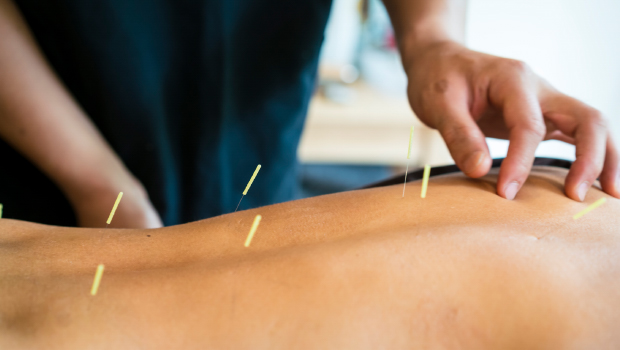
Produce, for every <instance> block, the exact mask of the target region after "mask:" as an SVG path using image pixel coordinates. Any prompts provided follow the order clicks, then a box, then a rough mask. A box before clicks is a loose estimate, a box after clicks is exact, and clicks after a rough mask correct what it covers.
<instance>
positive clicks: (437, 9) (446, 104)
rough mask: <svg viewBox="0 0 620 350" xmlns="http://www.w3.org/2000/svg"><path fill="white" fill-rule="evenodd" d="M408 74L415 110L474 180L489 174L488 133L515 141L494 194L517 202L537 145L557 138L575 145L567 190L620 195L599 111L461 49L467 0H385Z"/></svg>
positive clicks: (613, 153)
mask: <svg viewBox="0 0 620 350" xmlns="http://www.w3.org/2000/svg"><path fill="white" fill-rule="evenodd" d="M384 3H385V5H386V7H387V9H388V11H389V13H390V17H391V19H392V23H393V24H394V30H395V33H396V37H397V40H398V44H399V49H400V52H401V56H402V61H403V66H404V68H405V72H406V73H407V76H408V78H409V86H408V96H409V102H410V104H411V107H412V109H413V111H414V112H415V113H416V115H417V116H418V118H420V120H421V121H422V122H424V123H425V124H426V125H428V126H430V127H432V128H436V129H437V130H439V132H440V133H441V135H442V137H443V138H444V140H445V141H446V145H447V146H448V149H449V150H450V153H451V155H452V158H454V160H455V162H456V164H457V165H458V166H459V168H460V169H461V170H462V171H463V172H465V173H466V174H467V175H469V176H471V177H474V178H476V177H479V176H482V175H484V174H486V173H487V172H488V171H489V168H490V167H491V157H490V154H489V150H488V147H487V144H486V142H485V137H494V138H500V139H507V140H510V146H509V148H508V154H507V156H506V160H505V161H504V163H503V164H502V168H501V171H500V174H499V181H498V183H497V193H498V194H499V195H500V196H502V197H504V198H508V199H513V198H514V197H515V196H516V194H517V192H518V191H519V189H520V188H521V186H522V185H523V183H524V182H525V180H526V179H527V175H528V173H529V171H530V169H531V167H532V163H533V160H534V152H535V151H536V147H537V146H538V144H539V143H540V142H541V141H543V140H549V139H555V140H560V141H563V142H567V143H570V144H573V145H575V146H576V154H575V156H576V159H575V162H574V163H573V166H572V168H571V170H570V172H569V173H568V175H567V177H566V183H565V193H566V194H567V195H568V196H569V197H570V198H572V199H574V200H577V201H582V200H583V199H584V198H585V195H586V193H587V191H588V189H589V188H590V186H591V185H592V184H594V183H595V181H596V179H597V178H599V179H600V184H601V186H602V188H603V190H604V191H605V192H606V193H608V194H610V195H612V196H614V197H616V198H620V155H619V153H618V150H617V147H616V145H615V144H614V142H613V140H612V138H611V135H610V132H609V128H608V127H607V123H606V120H605V118H604V117H603V116H602V114H601V113H600V112H599V111H597V110H596V109H594V108H592V107H591V106H588V105H586V104H585V103H583V102H581V101H579V100H577V99H574V98H572V97H570V96H567V95H565V94H563V93H561V92H559V91H557V90H556V89H555V88H553V86H551V84H549V83H548V82H547V81H545V80H544V79H542V78H541V77H540V76H538V75H537V74H535V73H534V72H533V71H532V70H531V69H530V68H529V67H528V65H527V64H525V63H524V62H521V61H517V60H513V59H507V58H503V57H496V56H492V55H488V54H484V53H481V52H476V51H473V50H469V49H467V48H466V47H465V46H463V44H462V43H463V38H464V28H465V9H466V3H467V1H466V0H415V1H411V0H385V1H384Z"/></svg>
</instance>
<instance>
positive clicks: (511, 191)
mask: <svg viewBox="0 0 620 350" xmlns="http://www.w3.org/2000/svg"><path fill="white" fill-rule="evenodd" d="M518 190H519V183H518V182H516V181H513V182H511V183H510V184H509V185H508V186H506V190H505V191H504V192H505V193H506V199H509V200H513V199H515V196H516V195H517V191H518Z"/></svg>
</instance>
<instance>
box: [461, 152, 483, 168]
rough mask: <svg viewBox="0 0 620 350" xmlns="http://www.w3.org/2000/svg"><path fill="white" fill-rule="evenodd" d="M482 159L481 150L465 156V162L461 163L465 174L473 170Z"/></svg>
mask: <svg viewBox="0 0 620 350" xmlns="http://www.w3.org/2000/svg"><path fill="white" fill-rule="evenodd" d="M483 159H484V152H482V151H476V152H474V153H472V154H470V155H469V157H467V160H465V163H464V164H463V166H464V168H465V169H464V171H465V174H469V173H472V172H473V171H474V170H476V168H477V167H478V165H480V163H481V162H482V160H483Z"/></svg>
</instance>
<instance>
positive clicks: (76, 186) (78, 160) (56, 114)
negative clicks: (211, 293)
mask: <svg viewBox="0 0 620 350" xmlns="http://www.w3.org/2000/svg"><path fill="white" fill-rule="evenodd" d="M0 38H2V39H1V40H0V137H2V138H3V139H4V140H6V141H7V142H8V143H9V144H10V145H12V146H13V147H14V148H15V149H17V150H18V151H19V152H21V153H22V154H23V155H24V156H26V157H27V158H28V159H29V160H30V161H32V162H33V163H34V164H35V165H36V166H38V167H39V169H41V170H42V171H43V172H44V173H45V174H46V175H47V176H49V177H50V178H51V179H52V180H53V181H54V182H55V183H56V184H57V185H58V186H59V187H60V188H61V189H62V191H63V192H64V193H65V195H66V196H67V198H68V199H69V201H70V202H71V204H72V205H73V208H74V210H75V211H76V215H77V218H78V221H79V224H80V225H81V226H101V224H102V223H103V222H105V219H106V218H107V215H108V214H109V212H110V210H111V209H112V204H113V203H114V200H115V198H116V196H117V195H118V192H120V191H123V192H124V194H125V195H124V197H123V205H121V206H119V208H118V211H117V213H116V215H115V217H114V222H113V224H114V225H115V226H119V227H157V226H161V219H160V218H159V216H158V214H157V212H156V211H155V210H154V208H153V206H152V204H151V202H150V200H149V199H148V196H147V194H146V191H145V190H144V188H143V186H142V185H141V184H140V183H139V181H138V180H137V179H135V178H134V177H133V176H132V174H130V172H129V171H128V170H127V169H126V168H125V166H124V165H123V164H122V162H121V160H120V159H119V158H118V156H117V155H116V154H115V153H114V152H113V150H112V149H111V147H110V146H109V145H108V144H107V143H106V141H105V140H104V139H103V137H102V136H101V134H100V133H99V131H98V130H97V129H96V128H95V126H94V125H93V124H92V123H91V122H90V120H89V119H88V118H87V117H86V116H85V114H84V112H83V111H82V110H81V109H80V107H79V106H78V105H77V104H76V102H75V101H74V100H73V99H72V97H71V96H70V95H69V93H68V92H67V91H66V89H65V88H64V87H63V85H62V84H61V82H60V81H59V79H58V78H57V77H56V76H55V75H54V73H53V72H52V70H51V69H50V67H49V65H48V64H47V63H46V61H45V59H44V57H43V56H42V54H41V52H40V51H39V49H38V48H37V45H36V43H35V41H34V39H33V38H32V36H31V34H30V33H29V30H28V28H27V26H26V24H25V22H24V21H23V19H22V18H21V16H20V14H19V12H18V10H17V8H16V7H15V6H14V4H13V3H12V2H11V1H10V0H0ZM3 171H10V169H3Z"/></svg>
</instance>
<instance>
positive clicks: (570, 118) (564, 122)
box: [545, 95, 620, 201]
mask: <svg viewBox="0 0 620 350" xmlns="http://www.w3.org/2000/svg"><path fill="white" fill-rule="evenodd" d="M548 104H549V105H550V107H549V108H550V109H551V110H552V111H553V112H548V113H545V117H546V118H547V119H549V120H551V121H552V122H553V123H554V124H555V125H556V126H557V127H558V129H559V130H560V131H562V133H563V134H565V135H567V136H568V137H570V138H572V139H573V140H574V144H575V147H576V157H575V161H574V162H573V165H572V166H571V169H570V171H569V173H568V175H567V177H566V182H565V184H564V191H565V192H566V195H567V196H568V197H570V198H571V199H574V200H577V201H583V200H584V198H585V196H586V194H587V192H588V190H589V188H590V187H591V186H592V184H594V182H595V181H596V178H597V177H599V175H600V181H601V186H602V187H603V190H604V191H605V192H607V193H609V194H610V195H613V196H615V197H620V193H619V188H618V184H617V182H618V175H619V173H620V169H619V166H620V161H619V159H618V151H617V149H616V146H615V145H614V143H613V141H612V139H611V137H610V135H609V131H608V129H607V126H606V122H605V120H604V119H603V117H602V116H601V114H600V112H598V111H597V110H595V109H593V108H591V107H589V106H587V105H585V104H584V103H582V102H580V101H578V100H575V99H573V98H570V97H568V96H565V95H559V96H557V97H555V98H554V99H553V101H552V102H551V103H548Z"/></svg>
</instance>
